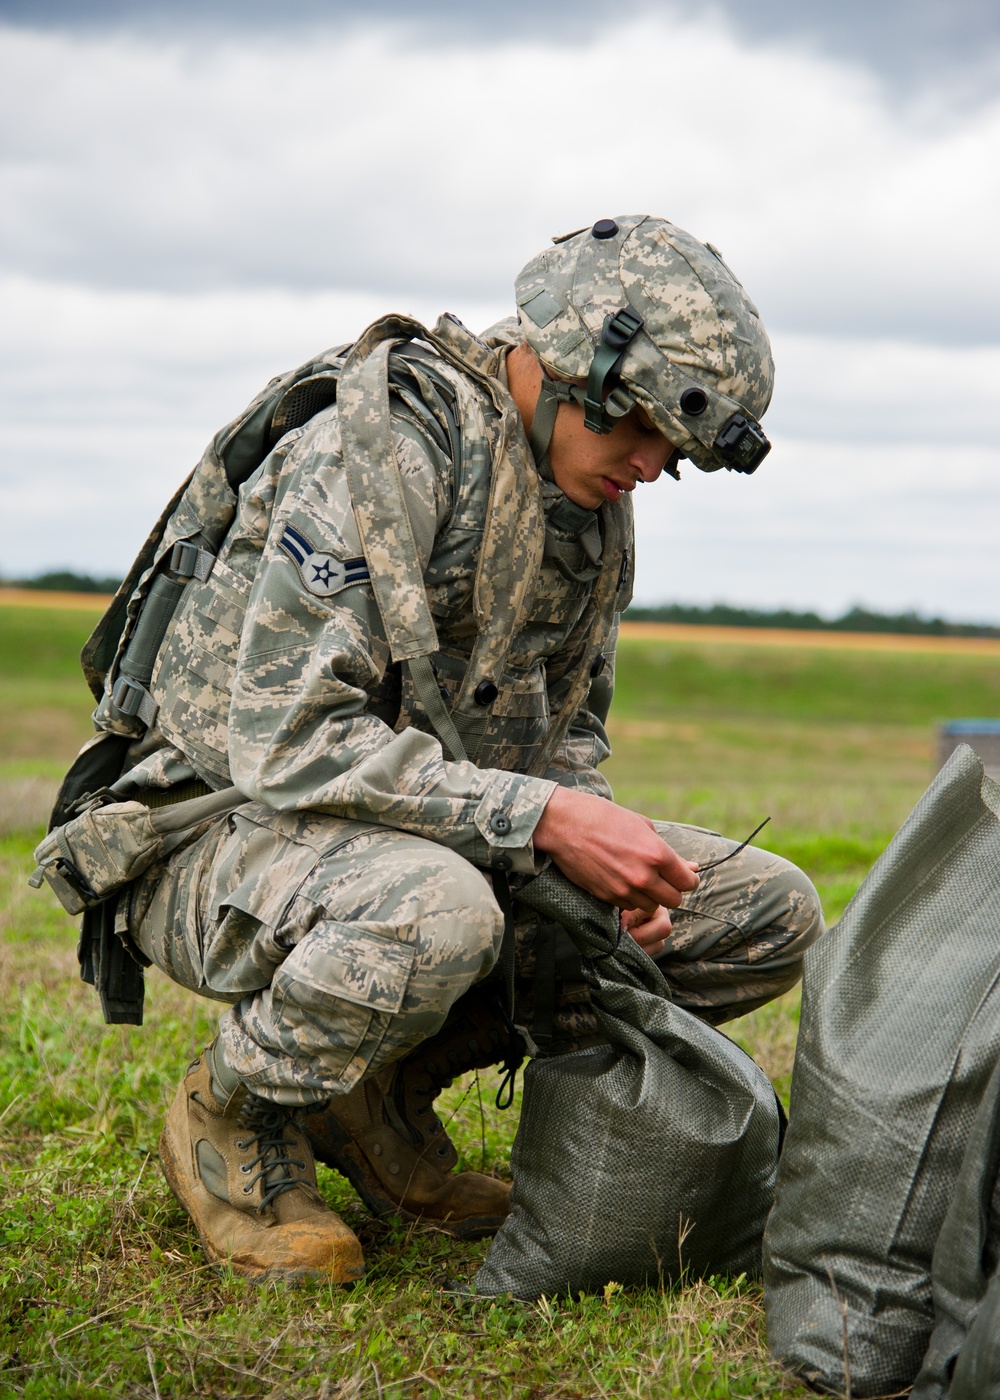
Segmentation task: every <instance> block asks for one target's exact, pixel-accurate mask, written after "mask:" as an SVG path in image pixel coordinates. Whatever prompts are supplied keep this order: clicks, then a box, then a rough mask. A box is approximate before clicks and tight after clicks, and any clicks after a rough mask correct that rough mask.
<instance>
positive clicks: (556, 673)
mask: <svg viewBox="0 0 1000 1400" xmlns="http://www.w3.org/2000/svg"><path fill="white" fill-rule="evenodd" d="M400 324H403V323H401V322H400V321H399V320H398V318H397V319H395V320H392V319H388V320H387V321H386V322H383V323H376V326H375V327H372V328H369V331H368V332H366V337H367V340H365V338H363V340H362V342H359V345H361V346H362V347H363V349H364V353H365V354H367V355H368V356H369V357H370V359H371V361H372V363H374V360H375V357H376V355H378V354H379V353H381V354H382V356H383V361H384V363H383V369H382V373H383V379H384V380H385V383H386V385H387V388H388V395H387V398H386V400H385V402H384V403H383V404H382V405H381V408H380V407H379V406H378V405H377V404H376V403H375V402H374V401H373V391H372V382H373V381H372V380H371V378H370V375H369V379H368V380H364V379H363V378H362V377H361V373H362V370H363V365H362V364H361V360H362V358H363V356H362V355H361V354H360V353H359V350H358V347H357V346H356V347H355V348H354V350H353V351H352V357H351V358H349V359H347V360H346V361H345V357H344V354H343V352H340V351H334V352H330V355H329V357H328V359H329V363H330V364H331V365H335V366H339V368H340V370H341V372H342V373H341V380H340V385H339V388H338V395H337V401H336V403H334V404H331V405H330V406H328V407H327V408H325V409H323V410H322V411H321V412H319V413H318V414H316V415H315V416H314V417H312V418H311V419H310V420H309V421H308V422H307V423H306V424H304V425H303V426H302V427H299V428H296V429H294V430H293V431H291V432H289V433H287V434H286V435H285V436H284V437H283V438H282V439H281V440H280V441H279V442H278V444H277V446H276V447H275V448H274V449H273V451H271V452H270V453H269V455H268V456H267V457H266V458H265V459H264V461H263V462H262V463H261V465H260V466H259V468H258V469H257V470H256V471H255V472H254V473H253V475H252V476H251V477H250V478H249V480H248V481H247V482H246V483H245V484H244V486H243V487H242V489H241V490H240V493H239V499H238V502H237V505H236V513H235V517H234V519H233V523H232V524H231V526H230V527H229V529H228V532H227V533H226V536H225V539H224V541H223V543H222V546H221V548H220V550H219V553H218V557H217V559H216V561H215V563H214V566H213V567H212V569H211V573H210V575H209V577H208V578H207V579H205V580H202V581H198V580H193V581H192V582H191V584H189V585H188V587H187V590H186V591H185V596H184V600H183V602H182V604H181V606H180V608H179V609H178V611H177V613H176V615H175V617H174V620H173V622H172V623H171V625H170V629H169V630H168V632H167V635H166V638H165V640H164V643H163V646H162V648H161V650H160V654H159V657H158V660H157V663H156V669H155V671H154V674H153V679H152V685H151V690H152V693H153V696H154V698H155V700H156V702H157V704H158V706H159V710H158V714H157V719H156V723H155V726H154V728H153V729H152V730H151V732H150V733H149V734H148V735H147V736H146V738H145V739H144V740H143V741H140V742H138V743H137V744H136V745H134V746H133V749H134V751H133V755H132V757H133V758H134V759H135V760H136V762H135V764H134V766H133V767H132V769H131V771H130V772H129V773H128V774H127V777H126V779H125V780H123V781H122V782H119V783H117V784H116V785H115V789H116V792H118V793H119V794H120V795H121V796H122V797H128V796H130V795H133V794H135V793H137V792H138V791H139V790H140V789H142V788H148V787H153V788H155V787H158V786H166V785H169V784H173V783H176V782H179V781H184V779H185V778H187V777H191V776H198V777H200V778H202V779H204V780H205V781H207V782H208V783H209V784H210V785H211V786H214V787H218V786H220V785H222V784H225V783H229V782H232V783H234V784H235V785H236V786H237V787H238V788H239V789H240V791H241V792H243V793H245V794H246V795H247V797H248V798H252V799H254V800H256V801H259V802H262V803H264V804H266V805H267V806H268V807H270V808H272V809H274V810H277V811H299V810H304V809H315V810H318V811H322V812H327V813H330V814H333V815H337V816H344V817H349V818H353V819H356V820H363V821H374V822H379V823H382V824H385V825H389V826H395V827H399V828H401V829H404V830H406V831H410V832H414V833H416V834H418V835H421V836H425V837H428V838H430V839H432V840H435V841H438V842H441V843H442V844H445V845H448V846H450V847H452V848H453V849H455V850H456V851H458V852H459V853H460V854H462V855H464V856H465V857H467V858H468V859H470V860H474V861H476V862H477V863H480V864H491V863H492V864H494V865H499V866H500V868H507V869H515V870H528V869H530V868H531V865H532V851H531V833H532V831H533V830H534V827H535V824H536V822H537V820H538V817H539V816H540V814H541V811H542V808H543V807H544V805H545V803H546V802H547V800H548V798H549V796H550V795H551V792H552V789H553V785H554V784H555V783H562V784H565V785H571V786H582V787H585V788H586V789H588V790H590V791H593V792H598V793H601V794H603V795H606V796H610V789H609V788H608V785H607V783H606V781H605V780H604V779H603V778H602V777H601V776H600V775H599V774H598V772H597V764H598V763H599V762H600V761H601V760H602V759H603V758H604V757H605V756H606V755H607V753H608V752H609V749H608V745H607V739H606V736H605V733H604V729H603V721H604V719H605V717H606V713H607V707H608V704H609V702H610V697H611V689H612V678H613V651H614V634H615V624H616V617H617V611H618V610H619V609H620V608H621V607H622V606H624V602H625V601H626V593H627V588H628V581H629V572H630V571H629V567H628V565H629V562H630V559H631V518H630V515H629V507H628V502H627V500H626V501H623V502H621V503H619V505H618V506H616V507H611V506H607V507H602V508H601V510H600V511H599V512H591V511H588V510H584V509H582V508H581V507H578V506H576V505H574V504H573V503H572V502H570V501H569V500H568V498H567V497H565V496H564V495H563V493H562V492H561V491H560V490H559V489H558V488H557V487H556V486H555V485H554V483H551V482H546V481H543V480H542V479H541V478H540V477H539V476H538V473H537V471H536V469H535V467H534V463H533V461H532V459H531V456H530V449H529V448H528V445H527V441H526V439H525V436H524V432H523V427H522V425H521V422H520V418H519V417H518V416H517V413H516V409H515V408H514V406H513V401H512V400H511V399H510V397H509V395H508V394H507V391H506V377H505V373H504V369H503V362H504V351H505V349H506V348H508V347H509V344H510V343H511V342H512V341H513V339H514V337H515V336H516V331H514V330H508V331H506V332H505V333H504V332H502V331H501V332H499V333H498V334H497V335H496V336H495V337H494V339H493V340H491V341H490V342H489V345H488V346H487V344H484V343H483V342H479V341H475V340H474V338H473V337H471V336H469V335H468V333H467V332H465V331H464V328H461V327H459V328H458V329H457V330H456V328H455V324H456V323H452V326H451V328H450V329H449V328H448V327H447V326H446V325H445V320H444V318H443V319H442V322H440V323H439V325H438V328H437V331H436V332H435V333H429V334H427V333H425V334H427V338H428V340H429V341H430V342H431V344H430V345H428V344H427V343H426V342H425V341H423V339H422V338H421V339H417V340H407V339H404V338H401V337H400V338H394V337H393V336H392V334H391V332H392V331H393V330H394V329H396V330H398V327H399V325H400ZM410 324H411V325H412V323H410ZM379 327H382V330H381V331H379ZM421 329H422V328H421ZM442 329H444V331H446V332H448V334H447V335H446V336H445V338H444V339H438V334H437V333H438V332H441V331H442ZM459 331H461V336H464V337H465V340H464V341H463V340H462V338H461V336H459V334H458V332H459ZM466 342H468V344H467V343H466ZM470 345H471V347H472V348H471V349H470ZM456 346H457V350H456V353H454V354H452V353H451V350H452V349H454V348H455V347H456ZM442 349H444V351H445V352H446V353H441V351H442ZM459 351H461V354H459V353H458V352H459ZM463 356H464V360H463V358H462V357H463ZM470 356H471V360H470ZM345 366H346V367H345ZM352 367H354V369H355V372H354V374H353V376H352ZM365 372H367V371H365ZM380 413H381V418H380ZM386 426H387V427H388V431H389V435H390V436H391V443H392V453H390V455H394V457H395V461H396V463H397V464H398V480H399V482H400V483H401V488H402V490H401V502H402V503H403V504H405V511H404V512H403V515H404V516H405V520H404V521H403V526H402V528H404V529H405V528H409V530H410V531H411V532H412V545H413V547H414V549H415V555H416V560H417V561H418V564H419V569H420V572H421V575H422V579H421V580H420V581H418V587H419V591H420V595H421V596H420V598H417V597H416V596H415V590H414V588H413V587H410V591H409V592H408V591H407V587H408V584H407V577H406V573H405V568H404V567H403V565H404V563H405V559H404V556H405V554H406V550H405V549H403V548H401V547H400V548H398V549H396V548H394V545H393V540H394V536H393V533H392V531H393V529H398V528H400V527H399V522H398V521H397V522H396V523H395V525H392V522H390V524H389V525H387V524H386V519H385V510H384V509H383V506H384V501H382V500H381V499H380V496H379V491H380V485H381V478H380V477H379V473H378V472H377V471H371V472H369V471H368V467H369V466H370V465H371V462H372V461H373V460H374V458H375V456H376V455H377V453H376V449H375V448H374V447H373V448H372V449H371V452H370V453H369V454H368V456H367V457H366V438H365V434H366V433H368V432H373V431H375V430H377V429H380V428H381V429H382V430H383V431H384V430H385V428H386ZM386 441H388V439H386ZM345 443H346V447H345ZM352 454H353V457H352ZM345 459H346V461H345ZM352 460H353V463H354V466H353V471H354V475H353V477H352V475H351V463H352ZM512 462H513V465H511V464H512ZM369 507H371V518H370V519H369V518H368V512H369ZM390 515H391V512H390ZM369 566H370V567H369ZM380 586H381V596H379V594H380ZM411 597H412V598H413V603H414V607H413V608H412V609H409V603H410V599H411ZM421 603H422V605H423V606H425V607H426V608H429V623H428V625H429V626H430V628H431V630H432V633H434V634H436V635H435V636H434V637H433V642H432V645H433V652H432V655H431V664H432V666H433V669H434V675H435V679H436V683H437V686H438V688H439V691H440V693H441V695H442V697H443V698H444V699H445V700H446V702H447V703H448V705H449V707H451V709H452V713H453V714H455V715H456V717H459V716H460V714H461V712H462V710H463V706H464V709H465V711H466V712H467V714H468V716H469V717H470V723H473V722H474V721H475V720H476V717H477V715H478V714H480V713H481V714H482V723H481V724H480V725H479V727H478V730H477V742H476V752H475V759H476V761H475V762H472V761H458V762H456V761H452V760H449V759H448V758H446V757H445V756H444V753H443V751H442V746H441V743H440V742H439V739H438V738H437V736H436V735H435V733H434V732H433V728H432V725H431V723H430V722H429V721H428V718H427V715H426V713H425V711H424V708H423V706H422V705H421V702H420V698H419V696H418V694H417V692H416V691H415V689H414V687H413V684H412V683H411V680H410V675H409V672H408V670H407V666H406V664H405V662H406V652H405V643H406V639H407V637H408V636H410V635H411V632H408V631H407V628H408V626H409V625H410V624H409V622H408V617H409V612H410V611H412V612H413V613H414V616H416V614H417V613H418V612H419V607H418V606H417V605H418V604H421ZM408 610H409V611H408ZM414 626H415V624H414ZM400 628H401V629H402V636H403V641H402V642H400V640H399V637H398V636H397V631H398V630H399V629H400ZM412 630H413V629H412V628H411V631H412ZM477 648H478V651H477ZM491 648H492V650H491ZM424 649H425V650H428V647H426V646H425V648H424ZM401 657H402V662H403V664H400V661H401ZM482 675H485V676H486V677H488V681H487V683H486V684H487V688H486V690H485V691H484V689H483V681H482V680H479V679H477V678H478V677H480V676H482ZM472 681H475V682H476V684H475V686H474V687H473V693H472V694H470V693H468V692H469V686H470V684H471V683H472ZM109 684H110V681H109ZM484 701H485V703H483V702H484ZM104 709H105V712H106V711H107V706H105V707H104ZM100 716H101V709H100V708H99V710H98V715H97V718H98V722H99V723H100ZM556 720H558V722H555V721H556ZM555 739H557V740H558V742H557V743H554V742H553V740H555Z"/></svg>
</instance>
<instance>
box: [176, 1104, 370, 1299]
mask: <svg viewBox="0 0 1000 1400" xmlns="http://www.w3.org/2000/svg"><path fill="white" fill-rule="evenodd" d="M159 1150H160V1167H161V1168H162V1170H163V1175H164V1176H165V1177H166V1180H167V1185H168V1186H169V1187H170V1190H171V1191H172V1192H173V1195H174V1198H175V1199H176V1201H177V1203H178V1205H179V1206H180V1207H181V1209H182V1210H183V1211H184V1212H185V1213H186V1215H187V1216H188V1219H189V1220H190V1221H191V1224H192V1225H193V1226H194V1228H195V1229H196V1230H197V1231H198V1239H199V1240H200V1241H201V1247H202V1249H203V1250H204V1252H205V1258H206V1259H207V1260H208V1262H209V1264H210V1265H211V1266H212V1268H213V1269H214V1270H215V1271H216V1273H220V1272H221V1271H222V1270H223V1269H232V1271H233V1273H234V1274H239V1276H240V1277H241V1278H246V1279H249V1280H250V1282H251V1283H266V1282H267V1280H268V1279H283V1280H284V1281H285V1282H287V1283H305V1282H310V1281H312V1280H321V1281H324V1282H327V1283H339V1284H341V1285H342V1286H343V1287H345V1288H346V1287H348V1286H350V1285H351V1284H355V1283H358V1282H359V1281H360V1279H361V1277H363V1275H360V1274H359V1275H358V1277H357V1278H350V1279H338V1278H335V1277H334V1276H333V1275H332V1274H331V1273H330V1272H329V1271H328V1270H325V1269H252V1268H249V1267H248V1266H247V1265H245V1264H237V1263H235V1262H234V1261H233V1259H232V1257H231V1256H230V1255H227V1254H222V1253H220V1251H219V1250H217V1249H216V1248H215V1247H214V1245H213V1244H212V1242H211V1241H210V1240H209V1239H207V1238H206V1236H205V1235H204V1234H203V1233H202V1231H201V1228H200V1227H199V1225H198V1220H197V1217H196V1216H195V1213H194V1209H193V1205H194V1202H193V1201H191V1200H189V1199H188V1197H189V1193H188V1192H187V1191H186V1190H185V1188H184V1186H183V1184H182V1183H183V1181H184V1176H183V1174H182V1172H181V1170H180V1167H179V1164H178V1162H177V1159H176V1157H175V1156H174V1152H173V1149H172V1148H171V1146H170V1143H169V1141H168V1139H167V1130H166V1128H164V1130H163V1132H162V1133H161V1134H160V1144H159Z"/></svg>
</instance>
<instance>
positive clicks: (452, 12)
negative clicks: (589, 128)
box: [0, 0, 1000, 101]
mask: <svg viewBox="0 0 1000 1400" xmlns="http://www.w3.org/2000/svg"><path fill="white" fill-rule="evenodd" d="M705 9H709V10H714V11H715V12H716V13H718V14H720V15H722V16H724V17H725V19H726V20H727V21H728V22H729V23H730V24H731V25H732V26H734V27H735V28H736V30H737V31H738V32H739V33H740V34H741V35H742V36H743V37H744V39H745V40H746V41H747V42H749V43H753V42H754V41H759V40H760V39H779V40H782V41H786V42H792V43H795V44H799V45H802V46H804V47H806V48H809V49H812V50H813V51H815V52H819V53H822V54H825V55H827V56H836V57H839V58H843V59H847V60H849V61H850V62H852V63H857V64H860V65H863V66H865V67H867V68H870V69H871V70H873V71H874V72H877V73H879V74H880V75H882V76H883V77H884V78H886V79H887V80H888V81H889V82H890V83H891V84H892V85H893V87H894V88H895V89H896V90H897V91H898V92H899V93H903V92H905V91H906V90H907V89H911V88H913V87H923V88H927V87H929V88H932V89H939V90H942V89H943V90H949V91H950V92H951V93H952V95H953V96H954V97H955V98H957V99H958V100H963V101H969V100H976V99H978V98H982V97H985V96H988V95H989V93H990V92H991V91H993V92H995V91H996V79H997V75H998V63H1000V10H998V7H997V5H996V3H995V0H839V3H837V4H824V3H810V0H806V3H803V0H751V3H747V0H714V4H712V5H711V6H708V7H705ZM650 12H652V13H658V14H667V15H672V16H677V15H682V16H683V15H684V14H685V13H687V14H690V11H689V10H688V9H687V7H685V6H683V5H681V4H680V3H679V0H618V4H617V5H616V15H617V16H618V17H619V18H621V17H623V16H625V17H627V16H631V15H634V14H636V13H650ZM704 12H705V11H704V9H703V11H702V13H704ZM607 14H608V11H607V6H606V3H605V0H548V3H547V4H545V5H539V4H538V3H537V0H506V3H505V4H504V5H503V6H502V7H501V6H496V5H479V4H470V3H468V0H422V3H421V4H420V6H419V9H418V8H416V7H415V6H414V3H413V0H366V3H365V5H364V6H363V7H362V6H359V4H358V3H357V0H283V3H282V4H281V5H280V6H277V5H275V4H274V3H273V0H211V3H206V0H0V20H5V21H7V22H8V23H11V24H17V25H23V26H27V27H31V28H39V27H53V28H64V29H76V30H78V31H79V30H87V29H90V30H104V31H108V30H118V31H121V30H132V31H138V32H141V31H147V32H150V31H152V32H157V33H160V34H168V35H175V36H176V35H177V34H178V33H179V32H181V31H186V32H188V33H190V34H197V33H202V34H204V33H211V32H215V33H219V32H225V33H227V34H229V35H234V34H242V35H246V34H247V33H250V32H255V31H256V32H265V33H279V34H283V35H287V34H289V33H290V32H293V33H294V32H295V31H296V30H299V31H305V30H309V29H321V30H327V31H329V30H335V31H337V32H341V33H343V32H347V31H351V30H355V29H357V28H359V27H364V26H368V25H371V24H372V23H374V22H377V21H379V20H382V19H384V20H389V21H392V22H401V23H405V24H406V25H407V26H408V27H409V28H410V29H411V31H412V32H413V33H414V35H415V36H416V37H417V38H418V40H422V41H423V42H426V43H430V44H434V45H440V44H442V43H448V42H449V41H454V42H459V43H465V42H468V41H469V40H470V39H472V40H476V41H479V42H486V43H502V42H508V41H509V40H510V39H512V38H518V39H524V38H532V37H543V38H551V37H553V36H558V37H559V39H560V41H561V42H562V43H563V44H566V45H570V46H572V45H573V44H574V43H578V42H582V41H585V40H586V39H588V38H589V37H590V36H591V35H592V34H593V32H594V31H595V29H596V28H598V27H599V26H601V25H604V24H606V22H607ZM753 81H754V75H753V68H752V63H751V64H749V65H748V71H747V74H746V83H747V85H748V86H752V84H753Z"/></svg>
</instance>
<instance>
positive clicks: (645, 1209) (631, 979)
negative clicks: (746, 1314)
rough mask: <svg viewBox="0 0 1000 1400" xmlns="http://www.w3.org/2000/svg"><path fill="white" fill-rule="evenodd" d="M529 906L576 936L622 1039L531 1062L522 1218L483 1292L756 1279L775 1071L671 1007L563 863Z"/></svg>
mask: <svg viewBox="0 0 1000 1400" xmlns="http://www.w3.org/2000/svg"><path fill="white" fill-rule="evenodd" d="M517 897H518V899H519V900H520V901H521V902H522V903H524V904H527V905H528V906H529V907H530V908H532V909H534V910H536V911H537V912H538V913H540V914H543V915H544V916H545V917H546V918H549V919H553V920H555V921H556V922H558V923H561V924H562V925H563V927H564V928H566V929H567V931H568V932H569V934H570V936H571V937H572V938H573V941H574V942H575V943H576V945H577V947H578V949H579V951H580V953H581V955H582V957H583V962H584V970H585V975H586V976H587V977H588V980H589V982H590V987H591V993H590V995H591V1001H592V1004H593V1008H594V1013H595V1015H596V1017H597V1019H598V1022H599V1024H600V1026H601V1029H602V1031H603V1032H604V1034H605V1035H606V1036H607V1037H608V1039H609V1041H610V1042H611V1044H610V1045H599V1046H595V1047H593V1048H591V1049H588V1050H580V1051H577V1052H575V1053H573V1054H569V1055H557V1056H553V1057H551V1058H548V1059H537V1060H534V1061H532V1063H531V1064H530V1065H529V1066H528V1068H527V1070H526V1072H525V1077H524V1099H523V1105H522V1109H521V1121H520V1125H519V1127H518V1131H517V1137H516V1140H515V1143H514V1150H513V1156H512V1159H511V1165H512V1167H513V1172H514V1186H513V1190H512V1193H511V1213H510V1215H509V1216H508V1218H507V1220H506V1221H505V1223H504V1224H503V1226H502V1227H501V1229H500V1231H499V1233H498V1234H497V1236H496V1238H495V1240H494V1241H493V1245H492V1247H491V1249H490V1252H489V1254H488V1255H487V1257H486V1260H485V1262H484V1264H483V1266H482V1268H481V1269H480V1270H479V1272H478V1274H477V1275H476V1278H475V1291H476V1292H477V1293H479V1294H487V1295H494V1294H498V1293H512V1294H513V1295H514V1296H515V1297H518V1298H537V1297H539V1296H540V1295H542V1294H547V1295H552V1294H557V1293H565V1292H572V1293H576V1292H579V1291H585V1292H593V1291H597V1290H600V1289H601V1288H603V1287H604V1285H605V1284H606V1283H609V1282H612V1281H614V1282H616V1283H622V1284H643V1283H653V1284H659V1283H670V1282H673V1281H674V1280H675V1279H677V1278H678V1277H680V1276H681V1274H682V1273H683V1274H685V1276H698V1275H705V1274H713V1273H714V1274H740V1273H748V1274H751V1273H756V1272H758V1271H759V1267H760V1248H761V1236H762V1233H763V1228H764V1222H765V1220H766V1218H767V1213H768V1211H769V1209H770V1207H771V1202H772V1200H773V1191H774V1177H775V1169H776V1165H777V1156H778V1146H779V1135H780V1127H779V1109H778V1104H777V1100H776V1099H775V1095H774V1090H773V1089H772V1087H771V1084H770V1082H769V1081H768V1079H767V1077H766V1075H765V1074H764V1073H763V1071H762V1070H761V1069H759V1068H758V1066H757V1065H755V1064H754V1062H753V1060H751V1059H750V1057H749V1056H748V1055H745V1054H744V1053H743V1051H742V1050H740V1049H739V1047H738V1046H736V1045H734V1044H733V1042H732V1041H730V1040H728V1039H727V1038H726V1037H725V1036H724V1035H722V1034H721V1033H720V1032H719V1031H716V1030H713V1029H712V1027H710V1026H707V1025H705V1024H704V1022H702V1021H699V1020H698V1019H697V1018H696V1017H695V1016H692V1015H691V1014H690V1013H689V1012H687V1011H685V1010H683V1009H682V1008H680V1007H678V1006H674V1005H673V1004H672V1003H671V1002H670V1000H669V995H670V992H669V988H668V985H667V983H666V981H665V980H664V978H663V975H662V973H661V972H660V971H659V969H658V968H657V967H656V966H655V964H654V963H653V962H651V961H650V959H649V958H648V957H647V956H646V954H645V953H644V952H643V951H642V950H641V949H640V948H639V947H638V945H637V944H636V943H635V942H634V940H633V939H632V938H631V937H630V936H629V935H628V934H620V932H619V928H618V914H617V911H616V910H614V909H612V908H610V907H609V906H608V905H605V904H601V903H600V902H599V901H598V900H595V899H591V898H590V896H588V895H586V894H585V893H584V892H583V891H582V890H580V889H578V888H577V887H576V886H575V885H572V884H571V883H570V882H569V881H568V880H566V879H565V877H564V876H562V875H560V873H559V872H558V871H557V870H555V869H554V868H552V869H549V870H547V871H545V872H543V874H542V875H540V876H539V877H538V878H537V879H536V880H534V881H533V882H532V883H531V884H530V885H528V886H526V887H525V888H524V889H521V890H519V891H518V895H517Z"/></svg>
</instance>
